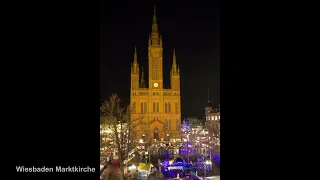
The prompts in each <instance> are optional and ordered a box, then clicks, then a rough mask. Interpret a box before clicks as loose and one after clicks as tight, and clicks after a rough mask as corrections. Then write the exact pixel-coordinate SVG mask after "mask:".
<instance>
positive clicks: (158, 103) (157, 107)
mask: <svg viewBox="0 0 320 180" xmlns="http://www.w3.org/2000/svg"><path fill="white" fill-rule="evenodd" d="M157 112H159V102H157Z"/></svg>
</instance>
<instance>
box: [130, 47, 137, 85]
mask: <svg viewBox="0 0 320 180" xmlns="http://www.w3.org/2000/svg"><path fill="white" fill-rule="evenodd" d="M131 72H132V73H135V74H136V73H139V63H138V55H137V47H136V46H135V47H134V57H133V65H132V67H131ZM138 83H139V80H138Z"/></svg>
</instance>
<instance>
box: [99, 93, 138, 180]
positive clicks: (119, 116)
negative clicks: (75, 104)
mask: <svg viewBox="0 0 320 180" xmlns="http://www.w3.org/2000/svg"><path fill="white" fill-rule="evenodd" d="M120 102H121V100H120V98H119V97H118V96H117V95H116V94H112V95H111V96H110V98H109V100H107V101H104V102H103V104H102V105H101V107H100V111H101V115H102V116H103V117H105V124H107V125H108V128H109V130H111V131H112V133H113V136H110V137H112V139H111V140H112V141H113V142H114V144H115V146H116V149H117V153H118V157H119V161H120V162H119V163H120V170H121V176H120V179H121V180H124V160H125V159H127V158H128V156H129V153H130V152H131V151H132V150H133V149H135V147H136V145H137V140H136V139H135V138H136V136H135V135H134V131H135V129H136V127H137V125H138V124H139V122H140V121H141V119H142V117H141V118H140V117H139V118H137V119H132V118H131V108H130V107H129V106H128V107H121V105H120Z"/></svg>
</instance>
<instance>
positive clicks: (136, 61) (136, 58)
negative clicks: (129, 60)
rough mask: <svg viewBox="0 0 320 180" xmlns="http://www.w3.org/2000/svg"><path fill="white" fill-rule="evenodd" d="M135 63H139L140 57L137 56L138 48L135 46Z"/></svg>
mask: <svg viewBox="0 0 320 180" xmlns="http://www.w3.org/2000/svg"><path fill="white" fill-rule="evenodd" d="M133 62H134V63H138V55H137V47H136V46H135V47H134V60H133Z"/></svg>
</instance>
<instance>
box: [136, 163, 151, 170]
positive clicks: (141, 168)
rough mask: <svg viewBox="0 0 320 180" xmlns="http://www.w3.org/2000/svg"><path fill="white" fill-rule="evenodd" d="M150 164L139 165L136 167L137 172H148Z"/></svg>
mask: <svg viewBox="0 0 320 180" xmlns="http://www.w3.org/2000/svg"><path fill="white" fill-rule="evenodd" d="M150 167H151V164H149V163H140V164H139V166H138V170H144V171H149V169H150Z"/></svg>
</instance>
